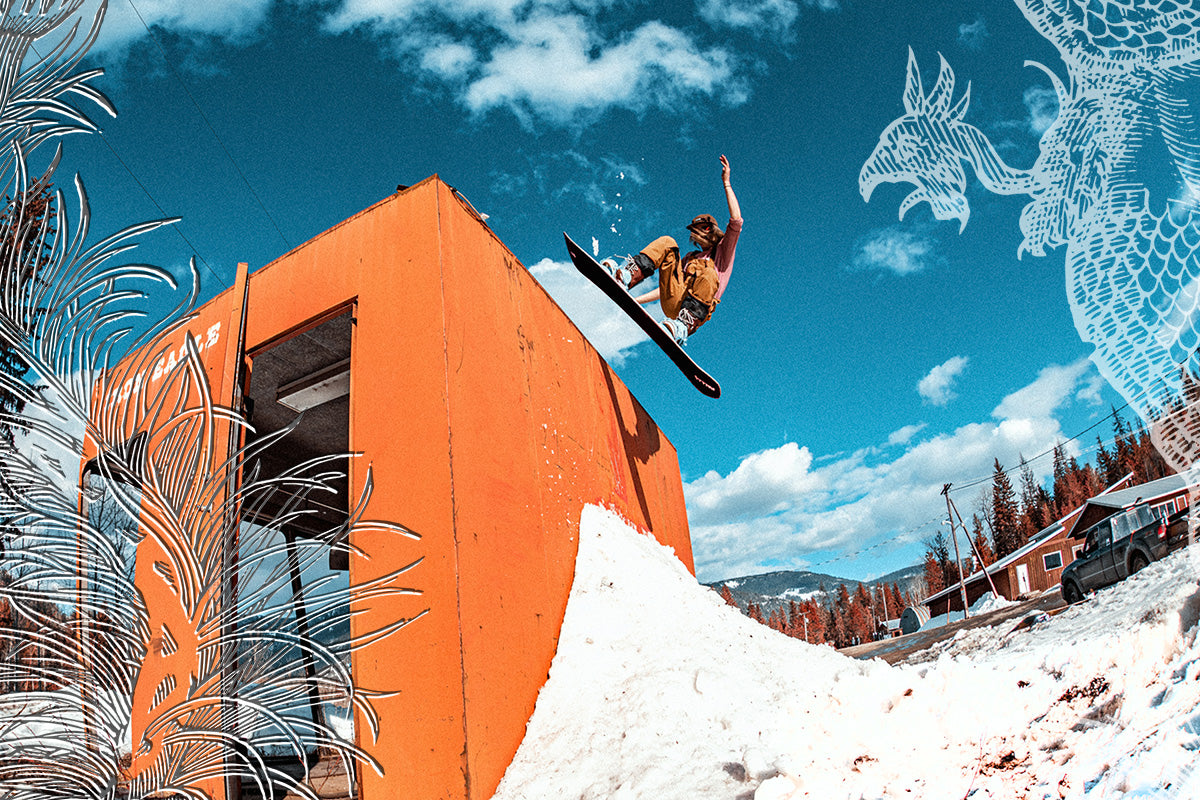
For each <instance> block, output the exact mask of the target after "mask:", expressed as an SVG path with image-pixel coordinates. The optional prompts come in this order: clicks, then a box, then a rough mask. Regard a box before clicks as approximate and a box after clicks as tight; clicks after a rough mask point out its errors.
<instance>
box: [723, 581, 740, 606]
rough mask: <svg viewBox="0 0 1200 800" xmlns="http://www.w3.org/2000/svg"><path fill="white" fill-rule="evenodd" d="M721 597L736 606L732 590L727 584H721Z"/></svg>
mask: <svg viewBox="0 0 1200 800" xmlns="http://www.w3.org/2000/svg"><path fill="white" fill-rule="evenodd" d="M721 599H722V600H724V601H725V602H726V603H728V604H729V605H731V606H733V607H734V608H737V607H738V604H737V601H736V600H734V599H733V592H731V591H730V590H729V587H728V586H725V585H722V586H721Z"/></svg>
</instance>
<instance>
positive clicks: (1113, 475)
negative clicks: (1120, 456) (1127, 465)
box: [1096, 434, 1121, 486]
mask: <svg viewBox="0 0 1200 800" xmlns="http://www.w3.org/2000/svg"><path fill="white" fill-rule="evenodd" d="M1120 470H1121V466H1120V464H1119V463H1118V462H1117V456H1116V454H1115V453H1110V452H1108V450H1107V449H1105V447H1104V442H1102V441H1101V440H1100V435H1099V434H1097V435H1096V471H1097V472H1099V473H1100V475H1101V477H1102V478H1103V479H1104V485H1105V486H1112V485H1113V484H1114V483H1116V482H1117V481H1119V480H1120V479H1121V474H1120Z"/></svg>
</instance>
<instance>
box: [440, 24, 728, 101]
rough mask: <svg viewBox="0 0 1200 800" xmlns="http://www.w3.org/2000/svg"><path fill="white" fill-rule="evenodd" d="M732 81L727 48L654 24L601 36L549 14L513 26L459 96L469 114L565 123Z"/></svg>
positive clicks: (704, 92) (708, 92)
mask: <svg viewBox="0 0 1200 800" xmlns="http://www.w3.org/2000/svg"><path fill="white" fill-rule="evenodd" d="M732 79H733V57H732V55H731V54H730V53H728V52H727V51H725V50H722V49H720V48H710V49H704V48H703V47H702V46H701V45H700V44H699V43H698V42H696V41H695V40H693V39H692V38H691V37H690V36H688V35H687V34H685V33H683V32H681V31H679V30H676V29H674V28H670V27H668V26H666V25H663V24H662V23H660V22H647V23H645V24H643V25H642V26H640V27H638V28H637V29H635V30H634V31H633V32H632V33H629V34H626V35H624V36H622V37H619V38H617V39H616V40H613V41H606V40H603V39H601V38H600V37H599V36H598V35H597V33H596V31H595V26H594V24H593V22H592V21H591V20H589V19H586V18H584V17H580V16H570V15H555V16H546V17H541V18H537V19H530V20H525V21H523V22H521V23H520V24H518V25H515V26H511V27H510V28H509V30H508V40H507V41H506V42H504V43H502V44H500V45H498V46H496V47H495V48H494V49H493V50H492V51H491V54H490V57H489V58H488V59H487V61H486V62H484V63H482V64H480V66H479V69H478V70H477V74H476V75H475V77H474V78H473V79H472V80H471V81H470V82H469V85H468V86H467V87H466V89H465V91H464V92H463V95H462V99H463V103H464V105H465V106H466V107H467V108H468V109H470V110H471V111H472V112H475V113H483V112H487V111H489V110H491V109H494V108H500V107H507V108H509V109H511V110H513V111H514V112H516V113H517V114H518V116H521V117H525V116H526V115H527V114H529V113H532V114H533V115H535V116H538V117H541V118H543V119H546V120H549V121H551V122H558V123H569V122H571V121H573V120H575V119H577V118H578V117H579V116H580V115H587V114H590V113H595V112H599V111H604V110H607V109H609V108H614V107H616V108H626V109H630V110H634V111H644V110H646V109H648V108H650V107H652V106H658V107H665V108H669V109H677V108H682V107H683V104H684V103H685V102H686V101H688V100H690V99H691V98H693V97H696V96H717V95H722V94H724V89H725V87H726V86H727V85H728V84H730V83H731V81H732Z"/></svg>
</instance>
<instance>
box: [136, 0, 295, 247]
mask: <svg viewBox="0 0 1200 800" xmlns="http://www.w3.org/2000/svg"><path fill="white" fill-rule="evenodd" d="M127 2H128V3H129V7H130V8H132V9H133V13H134V14H136V15H137V18H138V21H139V22H141V23H142V27H143V28H145V29H146V35H147V36H149V37H150V41H152V42H154V47H155V48H156V49H157V50H158V53H159V55H161V56H162V59H163V63H165V64H166V65H167V69H168V70H169V71H170V73H171V75H172V76H173V77H174V78H175V81H176V83H178V84H179V86H180V88H181V89H183V93H184V94H186V95H187V98H188V100H190V101H191V102H192V105H193V106H195V108H196V113H197V114H199V115H200V119H202V120H204V125H205V126H206V127H207V128H208V131H209V133H211V134H212V136H213V138H214V139H216V140H217V144H218V145H220V147H221V152H223V153H224V154H225V157H226V158H228V159H229V163H230V164H232V165H233V169H234V171H235V172H237V174H238V177H239V178H241V179H242V183H243V184H245V186H246V189H247V190H248V191H249V192H250V195H251V197H253V198H254V201H255V202H256V203H258V207H259V208H260V209H261V210H262V212H263V215H264V216H266V218H267V219H268V220H269V221H270V223H271V227H273V228H274V229H275V232H276V233H277V234H279V238H280V240H282V241H283V244H284V246H285V247H286V248H287V249H288V250H291V249H292V243H291V242H290V241H289V240H288V238H287V236H285V235H284V233H283V230H282V229H281V228H280V227H279V224H278V223H277V222H276V221H275V218H274V217H273V216H271V212H270V211H268V210H267V206H266V204H265V203H263V201H262V198H261V197H259V196H258V192H256V191H254V187H253V186H252V185H251V184H250V180H249V179H248V178H247V177H246V173H244V172H242V168H241V167H240V166H238V163H237V159H235V158H234V157H233V154H232V153H230V152H229V148H228V147H226V146H225V142H224V141H222V139H221V136H220V135H219V134H218V133H217V129H216V128H215V127H213V124H212V122H211V121H209V119H208V115H207V114H205V113H204V109H202V108H201V107H200V104H199V103H198V102H197V101H196V98H195V96H193V95H192V92H191V90H190V89H188V86H187V84H186V83H184V81H183V78H182V77H180V75H179V72H178V71H177V70H176V69H175V65H174V64H172V63H171V59H169V58H168V57H167V53H166V51H165V50H163V47H162V44H161V43H160V42H159V41H158V37H157V36H155V35H154V31H152V30H151V29H150V26H149V25H147V24H146V20H145V18H144V17H143V16H142V12H141V11H138V7H137V6H136V5H134V4H133V0H127Z"/></svg>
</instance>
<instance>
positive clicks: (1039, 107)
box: [1022, 86, 1058, 136]
mask: <svg viewBox="0 0 1200 800" xmlns="http://www.w3.org/2000/svg"><path fill="white" fill-rule="evenodd" d="M1022 99H1023V100H1024V102H1025V108H1027V109H1029V120H1028V123H1027V124H1028V125H1029V131H1030V133H1033V134H1034V135H1035V136H1041V135H1042V134H1043V133H1045V132H1046V129H1047V128H1049V127H1050V125H1051V124H1052V123H1053V122H1054V120H1055V119H1056V118H1057V117H1058V95H1057V94H1055V93H1054V90H1053V89H1048V88H1046V87H1045V86H1030V87H1029V88H1028V89H1026V90H1025V94H1024V95H1023V97H1022Z"/></svg>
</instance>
